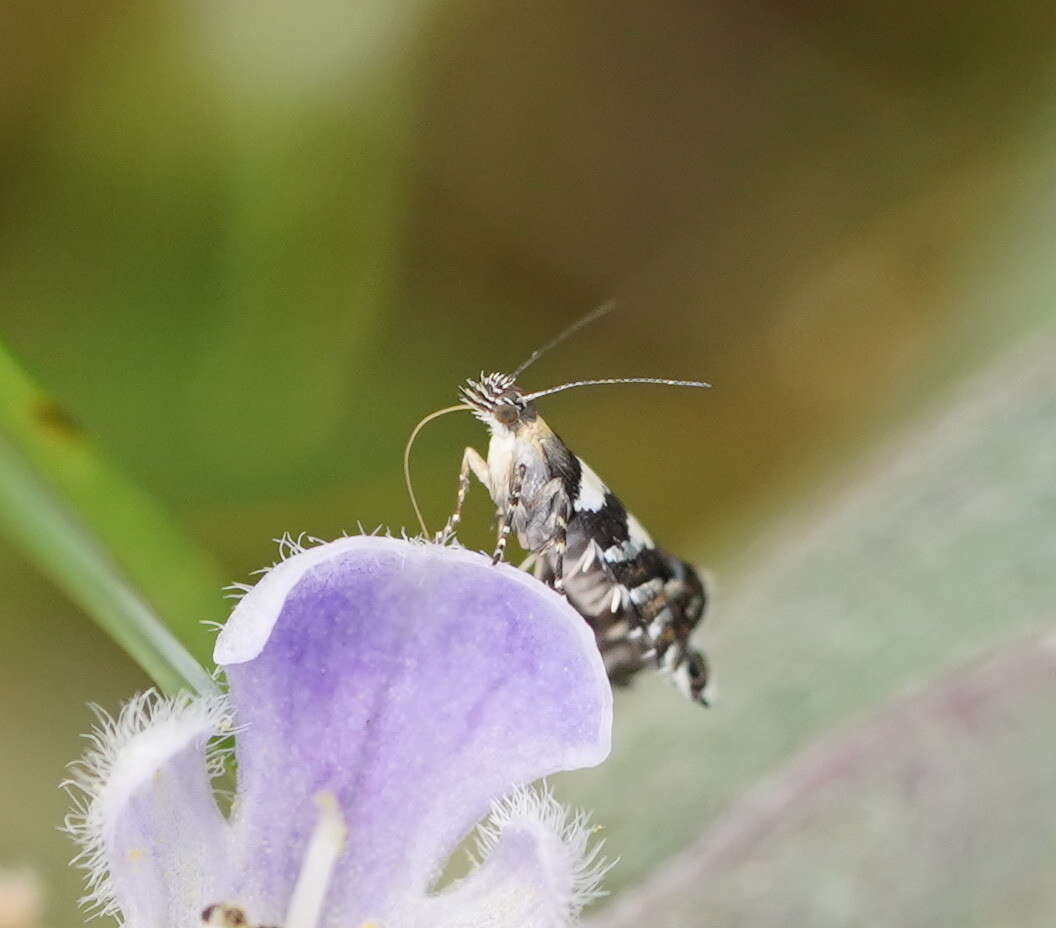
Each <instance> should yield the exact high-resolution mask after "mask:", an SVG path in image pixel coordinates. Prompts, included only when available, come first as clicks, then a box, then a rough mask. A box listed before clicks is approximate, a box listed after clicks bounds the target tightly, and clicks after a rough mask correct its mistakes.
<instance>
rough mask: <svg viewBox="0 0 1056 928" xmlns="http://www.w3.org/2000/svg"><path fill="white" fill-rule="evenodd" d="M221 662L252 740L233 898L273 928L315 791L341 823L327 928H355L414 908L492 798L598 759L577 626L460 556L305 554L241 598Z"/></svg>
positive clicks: (596, 684)
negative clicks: (397, 906) (399, 908)
mask: <svg viewBox="0 0 1056 928" xmlns="http://www.w3.org/2000/svg"><path fill="white" fill-rule="evenodd" d="M216 659H217V662H218V663H221V664H225V665H226V667H225V670H226V673H227V677H228V680H229V682H230V685H231V697H232V701H233V703H234V705H235V712H236V717H237V721H238V723H239V724H240V725H244V726H246V727H245V731H243V732H242V733H241V734H240V735H239V738H238V745H237V752H238V760H239V789H238V797H237V802H236V814H235V818H234V825H235V828H236V831H237V833H238V839H237V840H238V844H239V847H240V848H241V856H240V858H239V867H240V869H241V871H242V873H243V874H244V879H245V884H244V886H243V888H242V890H241V891H240V892H239V893H238V894H237V895H238V897H239V898H247V899H249V898H252V899H254V900H256V902H255V903H254V905H255V908H254V913H253V914H254V919H255V920H259V921H262V922H264V923H267V922H269V921H274V920H280V919H281V918H282V916H283V915H284V909H285V904H286V901H287V899H288V896H289V892H290V889H291V887H292V885H293V883H294V881H295V880H296V877H297V874H298V869H299V866H300V862H301V856H302V854H303V852H304V847H305V842H306V840H307V835H308V832H309V831H310V829H311V827H312V824H313V823H314V820H315V814H314V808H313V806H312V797H313V796H315V795H316V794H317V793H319V792H320V791H323V790H326V791H328V792H331V793H333V795H334V796H336V797H337V800H338V803H339V805H340V807H341V810H342V813H343V815H344V819H345V821H346V822H347V824H348V842H347V845H346V849H345V851H344V853H343V854H342V856H341V859H340V860H339V862H338V865H337V869H336V871H335V874H334V879H333V883H332V890H331V896H330V899H329V902H328V906H327V909H326V917H325V918H324V923H325V924H334V925H336V924H338V923H340V924H344V925H348V924H352V925H356V924H359V923H360V922H361V921H363V920H366V919H368V918H379V917H383V916H384V915H385V913H386V911H388V909H389V908H390V907H391V905H392V903H393V900H394V899H395V898H396V897H397V896H406V895H407V894H421V893H425V892H426V891H427V889H428V887H429V884H430V882H431V881H432V880H433V879H434V878H435V876H436V874H437V873H438V871H439V868H440V866H441V865H442V864H443V862H444V860H445V859H446V857H447V856H448V855H449V854H450V852H451V851H452V850H453V849H454V847H455V846H456V845H457V843H458V842H459V840H460V839H461V838H462V837H463V836H464V835H465V834H466V833H467V832H468V831H469V830H470V828H471V827H472V826H473V825H474V824H475V823H476V822H477V821H478V820H479V819H480V818H481V816H482V815H483V814H484V813H485V812H486V811H487V808H488V803H489V801H490V800H491V799H493V798H495V797H496V796H498V795H501V794H503V793H505V792H507V791H508V790H509V789H510V788H511V787H512V786H514V785H516V784H520V783H526V782H530V781H532V780H535V779H537V778H539V777H541V776H545V775H546V774H549V773H553V772H555V771H558V770H568V769H573V768H577V767H583V766H590V765H593V764H597V763H600V762H601V761H602V760H603V759H604V758H605V756H606V755H607V754H608V751H609V736H610V728H611V714H612V705H611V691H610V689H609V685H608V681H607V679H606V676H605V670H604V667H603V665H602V662H601V658H600V656H599V654H598V650H597V646H596V645H595V643H594V639H593V636H592V634H591V632H590V630H589V628H588V627H587V625H586V623H584V622H583V620H582V618H580V616H579V615H578V614H577V613H576V612H575V611H574V610H573V609H572V608H571V607H570V606H569V605H568V604H567V603H566V602H565V600H564V599H563V598H562V597H560V596H559V595H557V594H556V593H554V592H553V591H551V590H549V589H547V588H546V587H545V586H543V585H542V584H540V583H539V582H538V581H536V580H534V579H532V578H531V577H529V576H527V575H526V574H524V573H523V572H521V571H518V570H516V569H514V568H512V567H508V566H499V567H493V566H492V565H491V563H490V562H489V560H488V559H487V558H485V557H482V556H481V555H477V554H473V553H471V552H468V551H463V550H458V549H450V548H441V547H438V546H434V545H423V544H415V543H410V542H403V541H396V540H393V539H386V538H347V539H342V540H340V541H337V542H332V543H330V544H327V545H321V546H319V547H317V548H313V549H311V550H309V551H307V552H305V553H303V554H299V555H297V556H296V557H293V558H291V559H290V560H288V561H286V562H284V563H283V564H281V565H279V566H278V567H277V568H276V569H275V570H273V571H272V572H271V573H269V574H268V575H267V576H266V577H265V578H264V579H263V580H262V581H261V582H260V583H259V584H258V585H257V586H256V587H255V588H254V589H253V590H252V591H250V592H249V593H248V594H247V595H246V597H245V598H244V599H243V600H242V602H241V603H240V604H239V606H238V607H237V608H236V610H235V612H234V613H233V615H232V617H231V620H230V621H229V623H228V625H227V627H226V628H225V629H224V632H223V633H222V634H221V637H220V639H219V640H218V641H217V648H216ZM258 905H259V912H258V911H257V908H256V906H258Z"/></svg>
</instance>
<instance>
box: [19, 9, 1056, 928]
mask: <svg viewBox="0 0 1056 928" xmlns="http://www.w3.org/2000/svg"><path fill="white" fill-rule="evenodd" d="M1054 38H1056V8H1053V7H1052V5H1051V4H1044V3H1011V4H1005V5H996V4H987V3H982V2H969V3H959V4H954V3H949V2H943V0H924V2H920V3H916V4H912V5H904V6H892V5H891V4H885V3H880V2H875V0H873V2H854V3H850V4H844V5H842V6H841V7H840V8H839V10H838V11H837V12H835V13H834V12H833V10H832V9H830V7H829V6H827V5H823V4H812V3H786V4H782V3H776V2H771V3H765V2H761V3H752V4H745V3H739V2H699V0H695V2H664V3H659V4H641V3H631V2H626V0H616V2H611V3H592V2H586V0H563V2H553V0H545V2H540V3H535V4H524V3H514V2H509V0H499V2H491V3H487V4H473V3H454V2H446V3H445V2H439V0H437V2H427V0H305V2H302V3H300V4H293V3H290V2H286V3H282V2H278V0H256V2H252V3H251V2H248V0H227V2H207V0H186V2H183V3H163V2H152V0H148V2H144V3H140V4H135V5H132V4H118V3H114V2H105V0H104V2H102V3H92V4H88V3H83V2H78V0H71V2H67V3H64V4H54V5H46V4H45V5H40V4H33V3H30V2H28V0H14V2H9V3H7V4H5V6H4V9H3V11H0V336H2V339H3V343H4V345H5V346H6V350H7V351H8V352H10V358H7V357H6V355H0V361H2V363H0V484H2V485H3V489H2V490H0V493H3V494H4V495H0V504H2V508H3V510H4V511H3V513H2V514H0V528H3V529H4V535H3V538H4V539H6V541H5V540H3V539H0V554H2V556H0V589H2V590H3V592H4V594H5V595H4V599H3V603H2V604H0V633H2V638H0V705H2V706H3V708H4V710H5V711H4V712H2V713H0V783H2V784H3V787H2V789H0V868H3V867H10V866H23V865H26V866H30V867H32V868H34V869H35V870H36V871H37V872H38V873H39V876H40V879H41V881H42V884H43V896H44V900H45V901H44V912H43V915H42V916H41V920H40V924H45V925H49V926H56V928H60V926H72V925H76V924H79V923H80V922H81V917H80V915H79V914H78V912H77V909H76V906H75V898H76V896H77V895H78V892H79V878H78V877H77V876H76V875H73V874H71V873H70V872H69V870H68V869H67V868H66V866H65V861H66V860H67V859H68V857H69V856H70V855H71V848H70V846H68V844H67V842H66V839H65V838H63V837H62V836H61V835H58V834H57V833H56V832H55V826H56V825H57V824H58V823H59V822H60V821H61V818H62V815H63V811H64V806H65V801H64V799H63V798H62V796H61V794H59V793H58V792H57V790H56V784H57V783H58V782H59V781H60V780H61V779H62V777H63V765H64V764H65V763H66V762H67V761H68V760H70V759H72V758H73V757H74V756H76V755H77V754H78V753H79V752H80V744H79V740H78V733H79V732H82V731H84V730H85V729H86V727H87V725H88V723H89V713H88V711H87V709H86V708H85V704H86V703H87V702H88V701H95V702H99V703H101V704H102V705H103V706H105V707H108V708H110V709H113V708H115V707H116V706H117V705H118V704H119V702H120V701H121V700H122V699H123V698H125V697H127V696H128V695H130V694H131V693H132V692H134V691H135V690H137V689H140V688H142V687H144V686H145V685H147V683H148V680H147V678H146V676H145V675H144V673H143V672H142V671H141V670H139V669H137V667H136V665H135V664H134V663H133V662H132V661H131V660H129V659H128V657H126V656H125V654H124V653H123V652H122V651H121V650H120V649H119V648H118V647H117V646H116V645H115V644H114V643H113V641H112V639H111V638H110V637H108V636H107V635H106V634H104V633H103V632H102V631H100V630H99V629H98V628H97V627H96V626H95V625H93V624H92V623H91V621H90V620H89V618H88V616H87V614H86V612H91V611H93V609H92V605H91V604H92V602H93V595H94V594H92V593H91V592H90V591H89V592H87V593H85V592H84V588H83V587H77V585H76V581H70V577H69V572H68V571H67V570H66V568H65V567H64V564H66V554H65V551H64V549H62V548H61V547H59V546H57V545H56V544H54V543H53V542H52V536H51V535H49V534H48V532H47V531H46V528H47V525H49V524H51V523H48V522H47V520H46V519H44V517H43V516H42V515H41V513H42V512H45V511H46V510H47V508H48V506H49V505H51V504H54V505H56V506H57V507H58V509H57V511H58V512H59V513H60V516H59V517H57V518H58V520H59V522H62V520H63V519H66V520H67V523H68V522H69V520H70V519H74V520H77V521H79V522H80V523H82V525H83V528H84V533H85V537H86V538H90V539H92V540H91V541H90V542H87V543H86V544H88V547H89V548H91V547H92V546H93V545H94V546H95V548H94V550H95V551H96V553H97V554H99V555H100V559H101V561H106V562H107V563H108V564H109V567H110V568H111V569H112V570H113V571H114V572H115V574H120V575H122V576H125V577H127V578H128V580H129V583H130V588H131V589H133V590H136V591H138V595H139V596H141V597H142V600H143V602H144V603H145V607H144V608H151V609H154V610H156V611H157V613H158V614H159V615H160V616H161V617H162V618H163V619H164V621H165V622H166V623H167V624H168V625H169V626H170V627H171V628H173V630H174V631H175V632H176V634H177V636H178V637H179V638H181V639H182V640H183V641H184V642H185V643H186V644H187V645H188V646H189V647H190V648H191V649H192V651H193V652H194V653H195V654H196V655H197V656H198V657H199V658H200V659H202V660H203V661H204V660H206V659H207V657H208V654H209V650H210V645H211V635H210V633H209V632H207V631H206V630H205V629H204V628H202V627H201V626H200V624H199V623H200V621H201V620H204V619H210V620H216V619H222V618H223V617H224V615H225V614H226V612H227V609H228V608H229V604H227V603H226V602H225V600H224V599H223V598H222V596H221V589H220V588H221V587H222V586H223V585H224V584H225V583H228V582H230V581H232V580H246V579H248V578H249V574H250V571H252V570H253V569H255V568H257V567H261V566H263V565H265V564H267V563H270V562H271V561H272V560H273V559H274V558H275V555H276V549H275V545H274V543H273V542H272V541H271V539H273V538H276V537H278V536H279V535H281V534H282V533H284V532H287V531H290V532H293V533H295V534H296V533H297V532H299V531H302V530H304V531H308V532H309V533H311V534H312V535H316V536H320V537H332V536H334V535H337V534H339V533H340V532H342V531H344V530H349V531H352V530H355V529H356V525H357V522H362V523H363V524H364V525H366V526H367V527H368V528H373V527H374V526H375V525H377V524H379V523H383V524H385V525H389V526H392V527H394V528H399V527H401V526H407V527H409V528H411V527H413V526H412V522H413V516H412V514H411V511H410V508H409V505H408V502H407V500H406V497H405V493H404V490H403V487H402V478H401V474H400V463H399V458H400V453H401V449H402V445H403V442H404V440H405V438H406V436H407V434H408V432H409V430H410V428H411V427H412V426H413V424H414V423H415V422H416V421H417V420H418V418H419V417H420V416H421V415H423V414H424V413H426V412H428V411H430V410H432V409H434V408H437V407H439V406H442V405H446V404H448V403H449V402H451V401H452V399H453V393H454V388H455V386H456V384H457V383H458V382H459V381H460V380H461V379H463V378H464V377H466V376H467V375H473V374H475V373H476V372H478V371H479V370H480V369H481V368H485V369H496V368H497V369H503V368H506V369H508V368H511V367H513V366H514V365H515V364H516V363H517V362H518V361H520V360H521V359H522V358H523V357H524V356H526V355H527V354H528V353H529V352H530V351H531V350H532V349H533V348H535V347H537V346H538V345H539V344H540V343H542V342H544V341H546V340H547V339H548V338H549V337H550V336H552V335H553V334H554V333H555V332H556V331H558V330H559V329H560V328H562V327H563V326H564V325H566V324H567V323H568V322H570V321H571V320H572V319H574V318H575V317H577V316H578V315H580V314H582V313H583V312H584V311H586V310H587V309H589V308H590V307H591V306H594V305H596V304H598V303H601V302H602V301H604V300H608V299H614V300H615V301H616V303H617V309H616V310H615V311H614V312H613V313H612V314H611V315H610V316H609V317H608V318H606V319H605V320H604V321H603V322H601V323H599V324H598V325H596V326H594V327H592V328H591V329H589V330H586V331H584V332H583V333H582V334H581V335H579V336H578V337H577V338H576V339H575V340H574V341H572V342H569V343H567V344H566V345H564V346H562V348H561V349H560V350H559V351H555V352H554V353H552V354H551V355H548V356H547V357H546V359H545V360H543V361H541V362H540V363H539V364H538V365H536V366H535V367H534V368H533V369H532V370H531V372H530V374H529V375H526V383H527V384H528V385H529V386H530V387H532V388H541V387H545V386H548V385H551V384H554V383H558V382H562V381H565V380H569V379H573V378H581V377H591V376H594V377H597V376H619V375H662V376H671V377H703V378H705V379H707V380H709V381H711V382H712V383H714V384H715V389H714V390H712V391H710V392H709V393H707V394H699V393H697V392H694V391H684V392H680V391H665V390H660V389H654V388H648V387H642V388H634V387H618V388H611V389H605V390H602V389H597V390H584V391H582V392H577V393H568V394H564V395H562V396H559V397H554V398H552V399H551V400H549V401H547V403H546V406H545V409H544V414H545V415H546V416H547V418H548V420H549V421H550V422H551V424H552V425H553V426H554V427H555V428H556V429H557V430H558V431H559V432H560V433H561V434H562V435H563V436H564V437H565V438H566V440H568V441H569V443H570V444H571V445H572V446H573V447H574V448H575V450H577V451H578V452H579V453H580V454H581V455H582V456H584V457H585V458H586V459H587V460H588V461H590V462H591V463H592V465H593V466H594V467H595V469H597V470H598V471H599V472H600V473H602V474H603V475H604V476H605V478H606V480H607V481H608V482H609V483H610V484H611V485H612V486H613V487H614V488H615V489H616V491H617V492H618V493H619V494H620V495H621V496H622V497H623V498H624V500H625V501H626V502H627V503H628V504H629V505H630V506H631V507H632V508H633V509H634V510H635V511H636V513H637V514H638V515H639V517H640V518H641V519H642V520H643V521H644V522H645V523H646V524H647V525H648V526H649V527H650V529H651V530H652V531H653V533H654V534H655V535H656V536H657V537H659V538H660V539H661V540H662V541H663V542H664V543H665V544H666V546H668V547H670V548H672V549H673V550H676V551H678V552H681V553H684V555H685V556H687V557H691V558H693V559H695V560H697V561H698V562H700V563H702V564H706V565H708V566H709V567H710V568H712V569H713V570H714V571H715V572H716V573H717V575H718V577H719V581H720V595H719V597H718V599H717V602H716V606H715V610H714V613H713V615H712V616H711V617H710V618H709V622H708V627H707V629H706V630H705V633H704V636H703V638H704V641H705V643H706V644H707V645H708V647H709V650H710V651H711V652H712V656H713V659H714V663H715V667H716V673H717V676H718V678H719V682H720V687H721V690H722V693H723V696H724V699H723V701H722V702H721V703H720V705H719V706H718V707H717V708H716V709H715V710H714V711H712V712H710V713H701V712H700V711H699V710H695V709H694V708H693V707H691V706H688V705H684V704H683V703H682V702H680V701H679V698H678V697H677V695H676V694H675V693H674V692H673V691H670V690H669V689H668V688H667V687H666V686H665V685H663V684H662V683H661V682H659V681H653V680H648V681H643V682H642V683H641V684H640V685H639V686H638V687H636V691H635V692H633V693H631V694H629V695H628V696H626V697H621V698H620V700H619V702H618V706H617V709H618V715H619V720H618V728H617V741H616V750H615V753H614V756H613V758H612V760H611V761H610V762H609V763H608V764H607V765H606V766H605V767H604V768H602V769H601V770H599V771H593V772H590V773H586V774H581V775H577V776H570V777H567V778H565V779H563V780H562V781H561V783H560V784H559V788H560V790H561V792H562V793H563V794H565V795H566V796H567V797H569V798H571V799H574V800H575V801H577V802H579V803H581V804H583V805H585V806H587V807H589V808H593V809H595V810H596V813H597V817H598V818H599V820H600V821H602V822H604V823H605V824H606V827H607V829H608V835H609V842H610V848H611V850H612V852H613V854H614V855H620V856H621V858H622V860H621V863H620V865H619V866H618V867H617V868H616V869H615V870H614V871H613V874H612V888H613V889H614V890H615V896H614V898H613V899H612V900H611V902H610V903H609V904H608V906H607V907H605V908H603V909H602V910H601V912H600V914H599V915H598V919H599V923H604V924H611V925H613V926H616V925H624V924H627V925H630V924H632V923H635V924H641V923H642V920H643V919H647V920H649V923H655V924H679V925H687V924H688V925H698V924H699V925H709V926H710V925H715V926H719V925H721V926H724V928H725V926H732V925H737V926H740V925H745V926H756V925H785V924H788V923H789V922H792V921H793V920H795V921H798V922H799V923H801V924H804V925H811V926H813V925H819V926H829V925H833V926H835V925H861V924H870V925H880V924H883V925H888V924H890V925H900V926H907V925H946V924H958V925H960V926H969V925H973V926H974V925H979V926H984V925H985V926H993V925H1039V926H1040V925H1051V924H1052V923H1053V920H1054V918H1053V916H1054V913H1056V886H1054V885H1053V882H1052V879H1051V873H1052V872H1053V869H1052V868H1053V864H1054V863H1056V837H1054V835H1056V799H1054V798H1053V796H1054V789H1053V787H1054V786H1056V783H1054V782H1053V777H1054V776H1056V759H1054V758H1056V745H1054V744H1053V737H1052V726H1051V713H1050V711H1049V707H1051V705H1052V701H1053V698H1054V697H1056V685H1054V681H1056V665H1054V663H1053V661H1054V660H1056V658H1053V657H1052V656H1051V655H1052V654H1053V652H1054V647H1053V645H1052V643H1051V642H1052V639H1051V638H1049V639H1046V638H1044V637H1038V636H1039V635H1042V636H1043V635H1044V633H1045V630H1046V629H1051V628H1052V622H1053V618H1054V614H1053V606H1054V605H1056V582H1054V581H1053V580H1052V578H1051V566H1052V558H1053V556H1054V555H1056V542H1054V540H1053V539H1054V537H1056V535H1054V531H1053V529H1054V526H1056V488H1054V486H1053V481H1052V468H1053V467H1056V404H1054V401H1053V397H1054V395H1056V390H1054V388H1056V375H1054V374H1053V372H1052V368H1053V367H1054V364H1053V352H1054V350H1056V340H1054V338H1056V336H1054V334H1053V329H1054V326H1053V322H1054V321H1056V320H1054V319H1053V312H1052V308H1051V304H1052V297H1051V294H1052V292H1053V286H1054V284H1056V265H1054V262H1053V247H1052V245H1053V241H1054V234H1056V67H1054V65H1053V61H1054V55H1053V50H1054ZM468 443H475V444H476V445H477V446H478V447H482V446H483V444H484V437H483V435H482V434H481V433H480V429H479V426H478V424H477V423H475V422H474V421H473V420H472V419H470V418H469V417H464V418H462V417H452V418H448V419H445V420H442V422H440V423H437V424H436V425H435V426H432V427H431V430H430V431H428V432H426V433H425V435H424V436H423V438H422V440H421V442H420V443H419V446H418V448H417V450H416V456H415V473H416V477H417V481H416V486H417V489H418V493H419V495H420V497H421V499H422V500H423V502H424V508H425V510H426V513H427V518H428V519H430V521H431V523H432V524H433V525H438V524H439V523H440V522H441V520H442V519H443V518H444V517H445V515H446V513H447V511H448V508H449V506H450V504H451V500H452V497H453V493H454V489H455V478H456V471H457V466H458V461H459V457H460V453H461V449H462V447H463V446H464V445H465V444H468ZM38 492H39V493H40V494H41V495H42V496H41V498H43V499H45V502H44V503H40V505H38V503H37V502H36V500H37V497H36V496H35V495H34V494H35V493H38ZM63 513H64V514H65V515H62V514H63ZM71 514H72V515H71ZM489 517H490V506H489V505H488V504H487V503H486V501H484V500H483V499H482V491H480V492H477V493H476V499H475V500H474V501H473V502H471V505H470V514H469V516H468V517H467V520H466V526H467V527H466V529H465V532H464V541H465V542H466V543H467V544H472V545H475V546H485V545H486V544H487V543H488V538H489V534H490V529H489V526H488V520H489ZM67 528H68V524H67ZM58 531H59V535H62V531H63V529H62V528H61V526H60V528H59V529H58ZM67 535H68V533H67ZM100 552H102V553H100ZM74 573H76V571H75V572H74ZM71 582H72V584H73V585H72V586H71ZM63 590H66V591H67V593H69V594H71V595H72V599H71V598H70V596H68V595H67V593H64V592H63ZM78 590H80V592H78ZM77 604H79V605H77ZM709 633H710V635H709ZM995 668H996V669H995ZM980 681H981V682H980ZM965 691H968V692H969V693H970V694H972V696H971V698H969V697H963V698H961V697H962V696H963V693H964V692H965ZM958 694H961V695H960V696H959V695H958ZM965 700H967V702H968V703H970V704H971V706H973V707H975V708H973V709H972V710H971V711H969V710H968V709H965V708H964V706H963V705H962V703H964V702H965ZM980 707H982V708H980ZM901 720H906V722H905V723H904V724H903V722H902V721H901ZM910 720H912V724H910ZM848 758H853V759H855V760H854V762H852V761H851V760H848ZM862 770H866V771H869V775H868V776H865V775H864V774H862V773H861V771H862ZM922 783H923V784H925V786H921V784H922ZM936 784H937V785H936ZM768 816H769V817H768ZM680 880H681V882H679V881H680ZM665 881H667V882H665ZM680 907H681V908H680ZM665 919H667V921H665Z"/></svg>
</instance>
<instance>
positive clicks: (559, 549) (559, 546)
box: [553, 512, 568, 593]
mask: <svg viewBox="0 0 1056 928" xmlns="http://www.w3.org/2000/svg"><path fill="white" fill-rule="evenodd" d="M567 547H568V520H567V519H566V518H565V516H564V514H563V513H561V512H558V513H557V515H556V518H555V520H554V540H553V548H554V589H555V590H557V592H558V593H564V592H565V549H566V548H567Z"/></svg>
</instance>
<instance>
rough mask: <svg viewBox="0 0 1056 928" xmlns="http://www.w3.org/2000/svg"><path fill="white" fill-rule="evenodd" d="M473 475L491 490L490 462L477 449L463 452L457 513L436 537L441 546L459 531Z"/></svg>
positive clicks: (456, 506)
mask: <svg viewBox="0 0 1056 928" xmlns="http://www.w3.org/2000/svg"><path fill="white" fill-rule="evenodd" d="M471 473H472V474H473V476H475V477H476V478H477V480H479V481H480V482H481V483H482V484H484V486H485V487H487V488H488V489H489V491H490V489H491V475H490V474H489V472H488V462H487V461H485V460H484V458H483V457H481V455H480V452H479V451H477V449H476V448H466V450H465V451H463V452H462V466H461V467H460V468H459V471H458V499H457V501H456V502H455V511H454V512H452V513H451V515H450V517H449V518H448V520H447V524H446V525H445V526H444V528H443V531H441V532H440V534H439V535H437V536H436V540H437V541H438V542H440V543H441V544H444V543H446V542H447V541H449V540H450V539H451V538H452V537H454V534H455V532H456V531H457V529H458V523H459V522H461V521H462V507H463V506H464V505H465V502H466V494H467V493H468V492H469V475H470V474H471Z"/></svg>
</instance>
